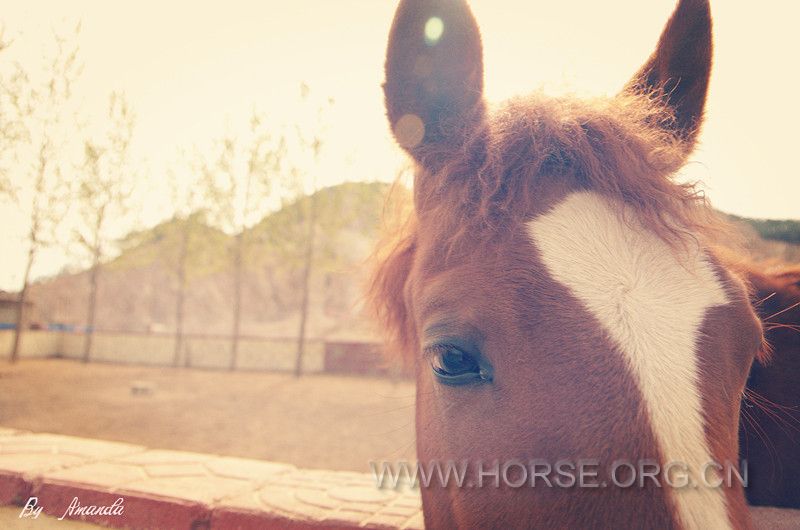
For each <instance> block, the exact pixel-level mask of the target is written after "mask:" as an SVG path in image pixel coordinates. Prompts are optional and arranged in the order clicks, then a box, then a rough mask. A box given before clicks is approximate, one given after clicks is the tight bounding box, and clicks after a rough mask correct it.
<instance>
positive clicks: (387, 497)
mask: <svg viewBox="0 0 800 530" xmlns="http://www.w3.org/2000/svg"><path fill="white" fill-rule="evenodd" d="M328 495H330V496H331V497H333V498H334V499H338V500H341V501H345V502H354V503H365V502H366V503H377V504H385V503H387V502H389V501H392V500H394V499H395V498H397V494H396V493H392V492H389V491H387V490H380V489H378V488H376V487H374V486H373V487H371V488H365V487H363V486H341V487H337V488H332V489H331V490H330V491H329V492H328Z"/></svg>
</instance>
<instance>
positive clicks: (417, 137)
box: [383, 0, 485, 171]
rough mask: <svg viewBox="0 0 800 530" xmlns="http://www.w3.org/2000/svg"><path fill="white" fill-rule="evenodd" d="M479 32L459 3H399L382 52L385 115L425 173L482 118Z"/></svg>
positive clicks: (412, 0) (418, 0)
mask: <svg viewBox="0 0 800 530" xmlns="http://www.w3.org/2000/svg"><path fill="white" fill-rule="evenodd" d="M482 54H483V52H482V47H481V38H480V32H479V31H478V26H477V24H476V23H475V18H474V17H473V16H472V12H471V11H470V9H469V7H468V6H467V4H466V2H464V1H463V0H439V1H435V0H402V1H401V2H400V5H399V6H398V8H397V12H396V13H395V17H394V22H393V23H392V30H391V33H390V35H389V46H388V49H387V51H386V82H385V83H384V85H383V89H384V94H385V96H386V111H387V115H388V117H389V123H390V125H391V127H392V132H393V133H394V137H395V138H396V139H397V142H398V143H399V144H400V145H401V146H402V147H403V148H404V149H405V150H406V151H408V152H409V153H410V154H411V156H413V157H414V158H415V159H416V161H417V162H418V163H419V164H420V165H422V166H423V167H425V168H426V169H428V170H431V171H435V170H436V169H437V166H438V165H439V164H441V163H442V157H443V153H446V152H447V151H454V150H457V149H458V148H459V147H460V145H461V143H462V142H463V140H464V135H465V134H466V132H467V131H468V130H469V129H470V128H471V127H472V126H474V125H475V124H476V123H479V122H480V121H481V120H482V119H483V116H484V112H485V105H484V102H483V58H482Z"/></svg>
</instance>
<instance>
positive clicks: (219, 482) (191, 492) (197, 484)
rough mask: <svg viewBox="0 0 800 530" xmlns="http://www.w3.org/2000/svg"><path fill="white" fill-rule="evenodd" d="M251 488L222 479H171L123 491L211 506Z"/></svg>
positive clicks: (141, 483)
mask: <svg viewBox="0 0 800 530" xmlns="http://www.w3.org/2000/svg"><path fill="white" fill-rule="evenodd" d="M251 487H252V486H251V483H249V482H247V481H243V480H236V479H228V478H222V477H169V478H148V479H145V480H142V481H139V482H134V483H132V484H128V485H126V486H125V488H123V490H121V491H127V492H132V493H147V494H153V495H161V496H164V497H170V498H173V499H186V500H189V501H195V502H201V503H206V504H211V503H214V502H216V501H219V500H221V499H224V498H226V497H231V496H235V495H241V494H243V493H245V492H246V491H248V490H249V489H251Z"/></svg>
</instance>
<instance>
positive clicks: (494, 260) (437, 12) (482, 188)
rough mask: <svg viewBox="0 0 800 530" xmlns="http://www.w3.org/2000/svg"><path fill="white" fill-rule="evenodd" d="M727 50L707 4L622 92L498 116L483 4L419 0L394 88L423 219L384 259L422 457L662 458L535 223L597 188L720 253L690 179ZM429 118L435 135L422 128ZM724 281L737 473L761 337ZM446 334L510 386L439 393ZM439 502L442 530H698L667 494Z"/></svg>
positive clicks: (394, 51)
mask: <svg viewBox="0 0 800 530" xmlns="http://www.w3.org/2000/svg"><path fill="white" fill-rule="evenodd" d="M433 16H436V17H440V18H441V19H442V20H443V22H444V28H445V29H444V33H443V35H442V39H441V41H440V42H437V43H434V44H431V43H426V42H425V41H424V39H423V27H424V24H425V22H426V21H427V20H429V19H430V17H433ZM710 42H711V22H710V16H709V14H708V4H707V2H704V1H701V0H683V1H681V2H680V4H679V6H678V8H677V10H676V12H675V15H673V18H672V19H671V20H670V22H669V23H668V25H667V28H666V30H665V32H664V34H663V35H662V38H661V40H660V41H659V47H658V50H657V51H656V53H655V54H654V55H653V56H652V57H651V58H650V60H649V61H648V62H647V63H646V64H645V66H644V67H643V68H642V70H640V72H639V73H638V74H637V75H636V76H634V79H633V80H632V81H631V82H630V83H629V84H628V85H627V86H628V88H627V89H626V90H624V91H623V92H622V93H621V94H619V95H618V96H616V97H613V98H609V99H597V100H593V101H578V100H575V99H572V98H546V97H544V96H542V95H538V94H535V95H532V96H529V97H525V98H518V99H515V100H512V101H511V102H509V103H507V104H506V105H505V106H503V107H500V108H499V109H498V110H497V111H495V112H493V113H491V114H488V112H487V107H486V105H485V103H484V102H483V99H482V96H481V90H482V85H483V83H482V79H481V75H482V71H483V67H482V60H481V57H480V56H481V42H480V35H479V32H478V29H477V25H476V24H475V21H474V18H473V17H472V14H471V13H470V11H469V8H468V7H467V6H466V4H465V3H464V2H462V1H457V0H440V1H434V0H404V1H402V2H401V3H400V5H399V6H398V9H397V13H396V15H395V20H394V23H393V25H392V30H391V34H390V39H389V47H388V50H387V61H386V84H385V85H384V89H385V93H386V106H387V114H388V117H389V121H390V125H391V126H392V129H393V131H395V134H396V136H397V138H398V141H399V143H400V144H401V146H403V147H404V148H405V149H406V150H407V151H408V152H409V154H410V155H411V156H412V157H413V158H414V160H415V161H416V162H417V171H416V177H415V181H414V203H415V212H414V214H412V215H411V217H410V218H409V220H408V222H407V223H406V224H405V227H404V230H403V231H402V232H401V233H400V235H399V236H398V237H397V238H396V239H395V240H394V241H393V242H392V243H390V244H389V245H388V247H387V249H388V250H387V251H385V252H383V253H381V254H380V256H381V258H380V263H379V266H378V268H377V271H376V274H375V276H374V278H373V282H372V288H371V298H372V302H373V306H374V308H375V311H376V313H377V315H378V317H379V318H380V320H381V321H382V323H383V325H384V327H385V328H386V329H387V331H388V333H389V335H390V337H391V340H392V343H393V344H394V345H395V347H396V348H397V350H398V351H399V352H401V353H402V354H403V356H404V357H405V358H406V359H408V360H409V361H410V362H411V363H412V364H413V365H414V366H415V367H416V375H417V452H418V456H419V458H420V460H423V461H426V460H428V459H439V460H442V461H443V460H446V459H455V460H458V459H468V460H470V461H475V460H476V459H481V460H483V461H491V460H492V459H501V460H502V459H508V458H523V459H524V458H527V457H538V458H546V459H551V460H557V459H559V458H567V459H572V460H577V459H580V458H597V459H599V460H600V461H602V462H604V463H605V464H608V463H609V462H610V461H613V460H614V459H627V460H631V461H635V460H639V459H643V458H644V459H654V460H656V461H661V455H660V449H659V448H658V446H657V444H656V442H655V435H654V434H653V426H652V425H650V424H649V421H650V420H649V418H648V417H647V415H646V414H645V409H644V404H643V401H642V397H641V395H640V393H639V391H638V389H637V387H636V386H635V384H634V382H633V379H632V377H631V376H630V374H628V371H627V368H626V366H625V364H624V363H623V361H622V358H621V357H620V355H619V352H617V351H616V347H615V346H614V344H613V343H611V342H610V341H609V339H608V338H607V337H606V336H605V334H604V333H603V332H601V330H600V329H599V328H598V326H597V325H596V323H595V322H594V321H593V318H592V317H591V315H589V314H588V313H587V311H586V309H585V308H583V306H582V304H581V303H580V302H579V301H578V300H577V299H575V297H574V296H573V294H572V293H571V292H570V291H569V290H568V289H566V288H565V287H564V286H562V285H560V284H558V283H557V282H555V281H554V280H552V279H551V278H550V277H549V275H548V274H547V272H546V270H545V268H544V266H543V264H542V262H541V259H540V258H539V255H538V251H537V250H536V248H534V246H533V245H532V244H531V242H530V239H529V237H528V236H527V232H526V230H525V223H526V222H527V221H528V220H530V219H532V218H535V217H536V216H537V215H540V214H542V213H544V212H546V211H547V210H548V209H550V208H551V207H552V206H554V205H555V204H557V203H558V202H559V201H560V200H562V199H563V198H564V197H566V196H567V195H568V194H569V193H572V192H574V191H577V190H585V189H589V190H593V191H595V192H598V193H600V194H602V195H604V196H606V197H608V198H609V199H610V200H611V201H612V202H615V203H624V204H627V205H629V206H630V207H631V210H632V211H633V212H635V214H634V215H635V217H636V219H637V221H639V222H642V223H643V224H644V225H645V226H646V227H647V228H648V229H649V230H650V231H652V232H653V233H655V234H657V235H659V236H660V237H661V238H663V239H664V240H665V241H666V242H668V243H669V244H670V245H671V246H672V247H673V248H674V249H675V252H680V251H681V250H682V248H681V247H682V246H683V245H685V244H687V242H688V241H690V239H694V240H696V241H698V242H700V243H701V244H702V245H704V246H708V245H709V241H710V240H713V239H714V233H715V232H714V231H715V230H716V227H717V226H718V225H717V222H716V221H715V220H714V216H713V214H712V213H711V211H710V209H709V208H708V207H707V205H706V204H705V200H704V198H703V197H702V195H700V194H699V193H697V192H696V190H695V188H694V187H693V186H691V185H682V184H677V183H675V182H674V181H673V180H672V176H673V175H674V173H675V172H676V171H677V170H678V169H679V168H680V167H681V166H682V165H683V164H684V163H685V161H686V157H687V155H688V153H689V152H690V151H691V149H692V147H693V145H694V142H695V138H696V134H697V131H698V129H699V126H700V123H701V119H702V110H703V105H704V102H705V95H706V90H707V86H708V76H709V71H710V55H711V48H710ZM420 65H422V66H420ZM409 117H410V118H409ZM417 122H421V123H422V125H423V128H422V129H423V132H424V135H419V134H417V135H415V134H409V133H408V130H406V129H407V125H408V123H411V124H412V125H413V124H415V123H417ZM411 129H412V133H413V132H420V131H419V130H416V131H415V130H414V128H413V127H412V128H411ZM719 275H720V278H721V279H723V281H724V283H725V286H726V289H727V290H728V291H729V298H730V299H731V300H732V303H731V304H729V306H725V308H721V309H719V310H715V311H713V312H711V313H710V314H709V315H708V317H707V319H706V321H705V322H704V323H703V327H702V330H701V336H702V337H703V340H702V344H701V345H700V348H701V350H700V354H701V357H702V358H701V367H702V368H703V369H704V372H703V382H704V383H705V384H704V387H703V388H704V389H707V391H708V392H711V393H710V394H708V393H704V395H703V396H702V397H703V404H704V414H705V417H706V419H707V425H708V429H707V433H706V434H707V438H708V442H709V446H710V447H711V451H712V454H713V455H714V456H715V457H717V458H718V459H720V460H723V459H735V457H736V454H737V450H738V448H737V439H736V418H738V414H739V410H738V407H739V399H738V396H740V395H741V392H742V390H743V388H744V382H745V377H746V374H747V371H748V370H749V368H750V364H751V362H752V360H753V358H754V356H755V353H756V350H757V348H758V345H759V344H760V340H761V328H760V326H759V324H758V321H757V319H756V318H755V315H754V313H753V311H752V309H751V307H750V305H749V303H748V302H747V297H746V292H745V289H744V287H743V286H742V285H741V283H740V282H738V281H737V280H736V279H735V278H733V277H732V276H730V275H729V274H728V273H727V272H726V271H725V270H724V269H723V268H721V267H720V270H719ZM442 322H444V323H445V326H446V327H448V328H449V329H448V332H450V333H454V334H459V333H460V334H466V335H471V336H474V337H475V340H476V341H478V342H479V343H480V345H481V349H482V351H483V353H484V354H485V356H486V357H487V358H488V359H490V360H491V362H492V363H493V366H494V370H495V377H494V380H493V382H492V383H491V384H480V385H470V386H467V387H463V388H462V387H458V388H454V387H446V386H444V385H441V384H438V383H437V382H436V381H434V380H433V376H432V375H431V371H430V367H429V366H428V362H427V359H424V358H421V357H420V356H421V349H422V346H423V341H424V340H425V334H426V333H427V331H426V329H427V328H428V327H429V326H430V325H432V324H433V323H439V324H441V323H442ZM733 322H737V325H736V326H734V325H733ZM602 477H604V475H602V473H601V478H602ZM726 495H727V498H728V507H729V517H730V519H731V523H732V524H733V526H734V528H749V526H750V523H749V519H748V516H747V513H746V511H745V510H744V506H745V503H744V496H743V493H742V490H741V488H740V487H733V488H730V489H729V490H728V491H726ZM422 497H423V508H424V511H425V519H426V525H428V526H429V527H433V528H440V527H452V526H459V527H477V526H481V527H526V526H527V527H549V528H578V527H597V526H602V527H623V526H629V525H630V524H631V522H632V521H631V517H634V516H635V517H636V518H637V519H636V520H635V524H638V525H639V526H641V527H643V528H656V527H657V528H670V527H677V526H679V523H678V521H677V520H676V518H675V515H674V511H675V506H674V503H673V499H672V497H671V496H670V495H669V494H668V493H667V492H666V491H665V490H664V489H657V488H653V487H645V488H642V489H638V488H636V489H634V490H622V489H619V488H606V489H597V490H586V489H581V490H579V489H574V488H573V489H538V490H535V491H534V490H533V489H528V488H523V489H518V490H517V489H509V488H500V489H497V490H494V489H488V490H487V489H473V490H470V489H468V488H467V489H464V488H461V489H455V488H443V487H431V488H427V489H424V490H423V492H422Z"/></svg>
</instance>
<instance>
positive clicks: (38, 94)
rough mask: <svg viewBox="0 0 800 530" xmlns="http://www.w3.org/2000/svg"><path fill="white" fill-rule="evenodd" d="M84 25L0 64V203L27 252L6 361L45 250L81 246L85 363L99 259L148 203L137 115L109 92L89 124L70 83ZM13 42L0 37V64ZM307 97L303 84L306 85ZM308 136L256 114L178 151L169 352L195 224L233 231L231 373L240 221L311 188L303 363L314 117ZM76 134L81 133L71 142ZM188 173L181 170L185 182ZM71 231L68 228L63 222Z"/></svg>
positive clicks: (306, 272)
mask: <svg viewBox="0 0 800 530" xmlns="http://www.w3.org/2000/svg"><path fill="white" fill-rule="evenodd" d="M79 31H80V27H77V28H75V30H74V32H72V33H70V34H68V35H66V36H63V35H56V36H55V39H54V41H55V42H54V46H53V50H54V51H53V53H52V57H51V58H50V59H49V60H48V61H47V62H46V64H44V66H43V67H42V68H41V70H40V71H36V72H33V71H31V70H30V69H29V65H22V64H19V63H16V64H12V65H11V67H10V68H8V69H6V70H3V71H0V198H3V199H4V200H6V201H9V202H12V203H15V204H16V205H17V207H18V208H19V211H20V212H21V213H22V214H24V216H25V217H26V218H27V221H28V230H27V234H26V236H25V240H26V241H25V243H26V246H27V256H26V259H25V264H24V273H23V277H22V281H21V288H20V291H19V297H18V304H17V318H16V325H15V332H14V341H13V345H12V350H11V352H10V360H11V362H14V361H16V360H17V359H18V357H19V353H20V349H21V341H22V338H23V334H24V332H25V328H26V323H27V321H28V316H27V314H26V312H27V308H28V306H29V303H28V299H29V289H30V285H31V280H32V271H33V269H34V266H35V264H36V262H37V260H39V259H40V258H41V256H42V252H43V251H45V250H48V249H51V248H58V249H60V251H67V252H70V253H74V252H79V254H80V256H81V257H82V258H83V260H84V263H85V264H86V266H87V267H88V278H89V282H88V288H87V314H86V327H85V341H84V347H83V360H84V361H89V360H90V359H91V356H92V349H93V334H94V329H95V327H96V315H97V293H98V284H99V282H100V281H101V273H102V269H103V266H104V264H105V263H107V261H108V260H109V258H110V257H111V256H113V255H114V253H115V250H116V243H117V242H118V241H119V240H120V238H121V237H122V236H124V235H125V234H124V233H122V232H123V231H125V230H126V229H127V230H130V228H131V227H132V225H133V224H134V223H135V222H136V214H137V212H138V211H140V208H137V202H139V201H144V200H147V199H148V197H147V195H146V194H144V193H142V190H141V189H139V187H138V186H137V183H141V182H146V179H144V178H142V177H143V175H141V174H140V173H139V170H138V169H137V168H139V167H141V166H140V164H137V161H135V160H132V157H131V144H132V141H133V139H134V131H135V116H134V112H133V110H132V109H131V107H130V105H129V104H128V102H127V100H126V98H125V96H124V94H123V93H120V92H114V93H112V94H111V95H110V97H109V102H108V111H107V116H106V119H105V120H104V122H103V123H86V120H85V118H84V117H83V116H82V114H81V109H80V106H79V103H78V102H76V101H75V97H74V94H73V86H74V84H75V83H76V81H77V80H78V79H79V77H80V75H81V70H82V68H81V63H80V60H79V55H78V44H77V43H78V34H79ZM8 46H9V43H8V42H5V41H2V39H1V38H0V63H2V59H3V55H4V53H5V50H4V48H7V47H8ZM301 97H302V98H303V99H304V100H306V103H307V104H308V105H310V103H309V102H308V88H307V87H305V86H303V87H302V88H301ZM330 104H331V102H330V101H329V102H328V103H327V104H326V105H322V106H320V107H319V108H318V109H316V110H317V119H316V121H315V123H313V124H311V126H310V128H309V130H310V131H311V133H310V134H308V132H307V131H306V130H303V127H299V126H295V127H294V128H293V130H292V134H288V133H287V129H286V128H283V127H276V126H275V125H274V124H272V123H270V122H269V121H268V120H267V118H266V116H264V115H263V114H261V113H259V112H256V111H254V112H253V113H252V116H251V119H250V123H249V127H247V128H246V130H247V133H246V134H241V133H240V134H239V135H236V134H225V135H222V136H221V137H220V138H219V139H217V140H216V141H215V142H214V146H213V148H212V149H210V150H200V149H198V148H194V149H193V150H190V151H188V152H184V155H183V156H182V161H181V164H180V165H181V166H182V167H180V168H173V171H172V172H171V174H170V177H171V178H170V182H171V189H172V197H171V199H172V203H173V204H174V205H175V211H174V214H173V218H172V221H173V224H174V225H175V226H177V227H179V229H180V240H179V242H178V245H177V252H176V256H175V257H174V265H175V269H174V270H175V281H176V293H177V294H176V303H175V322H176V326H175V353H174V364H175V365H178V364H179V362H180V355H181V351H182V350H183V349H184V320H185V300H186V292H187V286H188V284H189V278H188V273H189V271H188V266H189V262H190V256H191V255H192V249H193V248H194V247H196V246H198V245H203V244H206V242H204V241H202V231H201V230H200V227H201V226H202V225H204V224H205V223H207V222H208V223H211V224H212V225H213V226H216V227H218V228H219V229H221V230H222V231H223V232H225V233H228V234H232V235H233V236H234V244H233V245H232V246H231V248H230V256H229V257H230V263H231V265H232V269H233V276H234V281H233V292H232V302H231V311H232V329H231V344H230V368H231V369H233V368H235V367H236V364H237V358H238V351H239V336H240V334H241V316H242V315H241V311H242V282H243V275H244V267H245V261H246V259H247V256H248V252H249V249H250V247H251V244H252V241H250V236H249V231H248V230H247V228H248V227H249V226H251V225H252V224H253V223H255V222H257V221H259V220H260V219H261V218H262V217H263V216H264V215H265V213H266V209H267V208H269V207H271V206H273V207H274V206H275V204H276V200H275V199H276V198H277V199H278V200H277V203H278V204H279V203H280V199H284V200H285V199H287V198H296V197H300V196H303V195H304V194H307V193H310V194H311V199H310V200H308V201H304V204H305V205H306V207H307V208H308V210H309V211H307V212H306V215H305V216H304V217H305V221H306V223H305V225H306V233H305V237H304V239H305V241H304V242H303V243H304V249H303V251H302V255H303V256H302V263H301V267H302V284H301V288H302V293H301V299H302V304H301V305H302V307H301V318H300V329H299V330H298V345H297V362H296V373H297V374H298V375H299V374H300V372H301V370H302V357H303V351H304V346H305V337H306V320H307V315H308V309H309V308H308V306H309V288H310V287H309V283H310V276H311V270H312V263H313V260H314V240H315V231H316V222H317V221H316V204H315V200H316V196H315V195H314V194H313V192H314V189H315V187H316V183H315V182H313V180H312V182H311V183H310V186H309V183H308V182H307V179H305V178H304V175H307V174H312V175H313V174H314V170H313V165H314V163H315V162H316V161H317V160H318V157H319V154H320V151H321V148H322V136H321V132H320V130H321V124H322V123H323V122H324V119H323V117H322V115H321V113H323V112H324V110H325V109H324V107H326V106H328V105H330ZM76 139H77V140H76ZM187 175H188V177H187ZM67 227H68V228H67Z"/></svg>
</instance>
